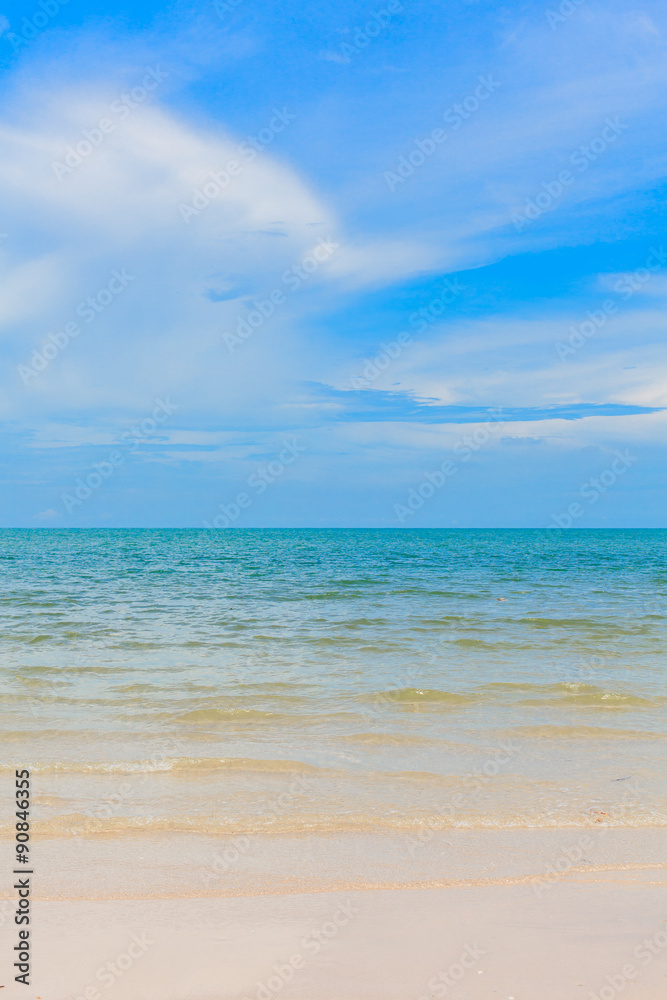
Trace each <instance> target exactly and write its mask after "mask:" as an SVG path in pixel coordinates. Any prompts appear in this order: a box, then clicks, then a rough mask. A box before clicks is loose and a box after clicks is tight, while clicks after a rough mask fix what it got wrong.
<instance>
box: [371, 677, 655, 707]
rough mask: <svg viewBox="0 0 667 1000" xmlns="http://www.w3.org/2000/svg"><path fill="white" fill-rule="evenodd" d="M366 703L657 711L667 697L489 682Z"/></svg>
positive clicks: (397, 692)
mask: <svg viewBox="0 0 667 1000" xmlns="http://www.w3.org/2000/svg"><path fill="white" fill-rule="evenodd" d="M528 695H534V696H535V697H526V696H528ZM361 697H362V698H363V699H364V700H366V701H376V702H378V701H384V702H390V703H392V702H393V703H396V704H417V703H420V704H421V703H432V704H443V705H452V706H457V705H461V706H463V705H474V704H478V703H480V702H484V703H486V704H491V703H493V702H497V703H499V704H500V703H502V702H503V701H504V702H506V703H507V702H509V701H513V702H514V703H515V704H519V705H559V704H566V705H583V706H586V707H588V706H590V707H596V706H597V707H600V708H624V707H628V708H657V707H661V706H663V705H665V704H667V698H665V697H662V696H659V695H653V696H643V695H638V694H631V693H629V692H627V691H610V690H607V689H606V688H602V687H598V686H596V685H595V684H586V683H584V682H581V681H572V682H569V681H563V682H560V683H556V684H535V683H512V682H507V683H492V684H484V685H481V686H480V687H478V688H476V689H474V690H472V691H465V692H456V691H443V690H439V689H433V688H413V687H410V688H390V689H388V690H385V691H377V692H375V693H373V694H369V695H363V696H361Z"/></svg>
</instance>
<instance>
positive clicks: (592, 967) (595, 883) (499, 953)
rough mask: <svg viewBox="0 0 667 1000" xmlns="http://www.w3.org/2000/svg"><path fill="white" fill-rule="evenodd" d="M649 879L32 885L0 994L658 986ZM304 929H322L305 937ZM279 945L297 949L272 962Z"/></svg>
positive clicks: (389, 995)
mask: <svg viewBox="0 0 667 1000" xmlns="http://www.w3.org/2000/svg"><path fill="white" fill-rule="evenodd" d="M665 885H666V882H665V871H664V870H662V871H660V870H651V871H646V870H645V871H625V872H606V873H603V872H598V873H595V874H591V873H589V874H585V873H576V874H574V873H570V874H569V875H566V876H565V877H563V878H562V879H560V880H559V881H557V882H555V883H554V884H553V885H552V886H551V887H550V888H549V889H548V890H546V891H544V892H543V893H542V894H541V895H540V896H538V895H537V894H536V892H535V889H534V886H533V885H531V884H527V883H525V882H520V883H514V884H506V885H483V886H477V887H467V888H462V887H450V888H442V889H403V890H381V889H376V890H364V891H343V892H335V893H332V892H327V893H310V894H285V895H279V896H275V895H274V896H271V895H264V896H246V897H228V898H224V899H214V898H205V899H198V898H180V899H170V900H161V899H153V900H133V899H124V900H122V899H116V900H112V899H108V900H99V901H95V902H90V901H88V902H86V901H78V902H77V901H74V900H61V901H51V902H46V901H41V902H36V903H35V905H34V923H33V927H34V952H35V961H34V977H33V985H31V986H30V987H29V988H26V987H24V986H20V985H16V984H13V983H11V981H10V978H9V976H8V975H7V973H8V971H9V969H8V966H9V963H8V962H7V955H8V954H9V952H10V949H11V945H12V944H13V943H14V936H15V928H14V926H13V924H11V923H10V922H9V921H8V920H5V922H4V923H3V926H2V927H1V928H0V949H1V954H2V956H3V973H2V974H3V976H4V977H5V978H4V979H3V980H2V981H3V982H4V983H5V984H6V988H5V990H4V991H3V993H2V996H3V1000H14V998H19V997H20V998H22V1000H33V998H35V997H36V996H39V997H40V998H41V1000H67V998H69V997H73V998H76V997H86V996H87V1000H92V998H93V997H94V998H96V1000H97V998H102V1000H223V998H225V1000H226V998H229V1000H233V998H239V1000H241V998H243V997H247V998H249V1000H255V998H257V997H258V992H259V1000H273V998H274V997H275V998H280V1000H282V998H285V1000H288V998H289V1000H418V998H421V997H427V998H428V1000H431V998H436V997H439V996H440V997H442V996H444V997H446V998H447V1000H449V998H451V997H454V998H456V1000H493V998H510V997H513V998H514V1000H578V998H587V1000H590V997H591V991H593V993H594V995H595V996H599V995H600V990H601V989H603V988H604V987H605V986H607V987H608V989H609V990H612V992H611V993H609V992H607V993H604V992H603V994H602V998H603V1000H611V998H612V997H615V996H617V995H620V996H623V997H628V998H633V1000H665V997H667V947H662V945H661V942H663V941H664V942H665V943H666V944H667V935H665V936H664V937H663V936H662V935H663V934H664V932H665V928H666V925H665V916H666V906H665V902H666V893H665ZM336 920H337V921H338V926H337V925H336V923H335V921H336ZM313 931H315V932H317V933H320V934H322V935H324V936H323V937H322V940H323V941H324V944H323V946H322V947H321V948H320V949H319V951H318V952H317V953H315V947H314V944H312V943H311V942H313V938H312V937H311V936H310V935H311V934H312V932H313ZM326 935H329V937H327V936H326ZM133 936H136V938H138V939H139V941H142V940H143V945H141V946H139V945H137V944H136V943H135V944H134V945H133V948H132V950H134V951H135V952H136V953H137V954H138V957H136V958H135V959H129V958H124V957H122V956H125V955H127V954H128V949H129V947H130V945H131V944H132V942H133ZM656 936H657V938H656ZM644 940H649V941H651V942H653V947H654V948H656V949H657V950H658V951H659V954H658V955H656V956H654V957H652V958H650V960H647V959H646V957H644V958H643V959H642V958H641V955H644V956H646V955H650V952H648V951H647V950H644V947H643V945H642V942H643V941H644ZM306 941H307V942H309V943H308V944H307V943H306ZM637 948H639V949H640V952H639V953H637V952H636V949H637ZM143 949H145V950H143ZM482 952H483V954H481V953H482ZM464 955H465V956H467V957H466V958H465V962H467V963H468V964H469V966H470V967H469V968H468V969H466V970H465V972H464V975H463V978H461V979H460V981H459V982H458V985H456V986H454V985H452V986H451V988H449V987H446V983H443V984H442V986H441V987H440V989H439V990H435V989H434V988H433V986H434V984H433V983H432V984H431V987H432V988H430V989H429V985H428V984H429V980H431V979H432V978H433V977H437V976H438V974H439V973H444V974H445V975H446V976H450V979H449V981H450V983H454V982H455V979H456V977H457V976H458V975H459V972H460V971H462V970H463V969H464V966H463V965H461V964H459V963H460V961H461V959H462V958H463V956H464ZM119 956H121V957H120V958H119ZM293 956H299V959H300V960H299V959H297V961H295V962H294V965H296V966H298V968H297V969H296V971H293V972H292V973H291V975H289V976H288V973H289V967H287V969H286V965H287V963H289V962H290V959H292V958H293ZM117 961H118V962H119V966H127V965H128V963H130V964H129V967H127V968H126V971H125V972H124V973H123V974H122V977H121V978H117V979H116V980H115V982H112V983H110V984H108V985H105V984H104V983H103V982H101V981H100V980H99V979H96V971H97V970H98V969H100V968H101V967H103V966H105V965H106V964H107V963H109V962H111V963H115V962H117ZM628 964H632V965H634V967H635V968H636V970H637V975H636V977H635V981H634V982H631V983H627V982H626V981H625V979H624V978H623V972H622V970H623V968H624V966H625V967H627V966H628ZM119 966H117V968H118V967H119ZM276 966H277V967H278V969H280V968H282V969H283V973H284V976H285V978H289V981H288V982H287V983H283V981H282V979H280V978H274V979H273V981H272V982H271V984H270V986H269V987H267V985H266V984H267V982H268V981H269V980H271V979H272V977H275V976H276V970H275V967H276ZM448 970H451V973H448ZM626 971H627V969H626ZM451 977H453V978H451ZM607 977H611V980H612V982H616V984H617V987H618V989H615V988H614V987H612V986H610V985H609V980H608V978H607ZM262 987H263V988H262ZM86 988H88V994H87V995H86V992H85V991H86Z"/></svg>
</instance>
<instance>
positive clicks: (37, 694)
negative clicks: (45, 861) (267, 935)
mask: <svg viewBox="0 0 667 1000" xmlns="http://www.w3.org/2000/svg"><path fill="white" fill-rule="evenodd" d="M666 557H667V531H662V530H628V531H624V530H613V531H612V530H588V531H586V530H568V531H565V530H525V531H524V530H430V529H429V530H361V529H359V530H357V529H354V530H347V529H340V530H325V529H322V530H311V529H308V530H300V529H275V530H274V529H266V530H264V529H227V530H206V529H203V530H202V529H191V530H190V529H183V530H180V529H174V530H157V529H156V530H148V529H146V530H144V529H113V530H106V529H99V530H97V529H95V530H57V529H53V530H51V529H35V530H4V531H2V532H0V573H1V579H0V605H1V608H2V636H1V639H0V641H1V645H2V657H1V662H2V669H1V674H0V684H1V687H0V712H1V715H2V719H1V721H2V726H1V733H2V735H1V741H2V754H1V757H2V761H1V766H2V772H1V773H0V781H1V783H2V786H3V787H2V788H1V789H0V799H1V801H2V803H3V808H2V816H1V817H0V818H1V820H2V822H1V823H0V834H2V835H3V836H5V837H9V836H10V835H11V834H12V831H13V819H12V813H11V811H10V805H9V803H10V801H11V797H12V795H13V771H14V769H15V768H17V767H20V768H28V769H30V771H31V774H32V782H33V790H34V803H33V817H32V822H33V831H34V836H35V838H37V840H38V842H39V841H40V839H41V841H43V842H44V843H47V842H50V843H53V842H57V841H59V840H61V841H68V843H71V842H72V840H73V839H74V840H78V841H79V842H80V841H81V840H82V839H85V840H86V841H87V842H89V843H93V842H94V843H97V844H98V845H99V844H104V843H108V842H109V841H110V839H112V840H113V842H114V848H113V849H114V850H115V851H116V852H118V851H119V850H120V851H121V852H122V843H123V838H132V839H133V840H132V842H133V843H135V842H136V841H137V838H139V841H140V842H142V838H144V839H143V842H146V843H147V842H148V841H151V843H154V844H155V843H157V841H158V840H160V838H162V840H164V838H165V837H169V836H171V835H181V836H182V835H186V836H187V838H189V840H188V842H189V843H192V838H193V837H194V838H196V837H204V838H208V842H210V843H212V844H215V843H219V844H227V845H230V844H231V845H234V844H235V845H236V847H232V848H231V851H232V854H233V853H234V851H236V853H237V854H239V855H244V845H246V843H250V839H249V838H252V837H253V836H255V837H258V836H259V837H261V838H264V840H263V841H262V842H263V843H274V845H275V851H276V852H277V853H276V856H277V854H278V853H280V850H281V847H280V843H281V838H283V841H284V842H286V840H285V838H287V840H289V841H290V843H302V844H303V843H305V842H306V841H308V842H309V843H310V842H312V839H313V838H320V839H319V841H318V843H319V844H320V845H325V846H326V845H327V844H332V843H333V842H334V840H335V842H336V843H337V844H339V845H340V843H342V842H344V841H345V837H347V836H349V837H352V836H353V835H354V836H355V837H356V838H357V839H356V841H355V843H357V844H359V843H362V842H363V844H364V845H365V846H364V847H363V850H362V849H361V848H359V849H358V850H357V849H356V848H355V850H356V851H357V853H356V855H355V857H356V859H357V862H358V863H357V871H356V877H357V878H359V877H360V871H361V868H362V867H363V866H362V865H361V862H360V861H359V859H360V857H361V856H362V855H363V857H364V858H365V859H366V862H368V863H370V862H369V858H370V859H371V861H372V858H373V848H372V846H369V845H372V843H377V844H379V843H380V840H378V839H377V838H380V839H381V838H382V837H383V836H386V837H388V838H390V839H391V842H392V843H401V844H408V845H409V844H412V845H413V849H412V854H411V853H410V849H409V847H408V849H407V850H406V851H405V852H403V851H402V849H401V850H399V851H398V853H396V851H394V853H393V854H391V857H389V856H387V858H386V859H385V860H384V861H383V862H382V864H380V863H379V862H378V864H379V866H380V867H381V868H382V871H383V873H384V874H383V877H385V878H387V879H389V880H390V881H391V879H392V878H395V877H396V873H397V865H398V867H400V864H399V862H398V861H397V860H396V859H397V858H399V859H400V858H402V857H405V860H406V863H407V862H409V861H410V859H411V858H414V856H415V854H416V853H418V852H416V851H415V845H417V844H421V845H425V848H428V850H426V849H425V851H424V852H422V854H421V855H420V857H422V858H425V857H426V854H428V853H429V851H430V853H431V854H432V853H433V850H432V849H433V846H434V844H435V843H436V842H437V843H438V844H441V843H449V844H450V845H451V844H453V843H454V841H453V840H452V837H455V838H458V840H456V843H457V844H458V843H460V842H461V838H465V837H466V836H468V835H469V836H470V837H472V838H475V837H476V838H477V839H476V840H475V841H474V842H475V843H476V844H477V845H478V847H477V849H478V851H479V850H481V851H482V853H483V852H484V848H483V838H484V836H485V835H486V834H487V833H489V831H492V832H495V833H496V834H498V835H499V836H508V835H509V832H510V831H513V830H515V831H531V830H532V831H536V830H544V831H552V832H553V831H558V834H557V836H558V837H559V838H560V839H559V840H558V841H554V842H553V843H554V844H556V846H558V844H561V843H565V842H568V843H569V841H568V840H567V838H568V837H569V838H570V840H572V838H574V839H575V840H576V837H575V833H574V831H579V832H581V831H582V830H583V831H585V830H598V831H599V830H600V829H601V828H604V829H605V830H617V831H620V832H621V833H622V834H623V836H626V837H627V834H628V832H629V831H642V830H643V831H646V832H647V833H650V832H651V831H652V832H655V831H656V830H658V829H660V828H664V827H665V826H667V779H666V775H667V768H665V760H666V749H667V737H666V734H665V706H666V705H667V690H666V687H665V666H666V660H665V646H666V640H667V559H666ZM3 775H4V777H3ZM567 831H570V832H569V833H567ZM480 837H481V838H482V839H481V840H480ZM564 837H565V841H564V840H563V838H564ZM146 838H148V840H147V839H146ZM151 838H152V839H151ZM267 838H268V839H267ZM272 838H273V839H272ZM332 838H333V839H332ZM341 838H342V840H341ZM369 838H370V839H369ZM392 838H393V839H392ZM397 838H398V840H397ZM438 838H439V839H438ZM443 838H444V840H443ZM447 838H449V839H447ZM350 842H351V841H350ZM388 842H389V841H387V843H388ZM469 842H470V843H472V842H473V841H472V840H469ZM128 843H129V841H128ZM119 844H120V845H121V846H120V847H119ZM480 844H481V845H482V846H481V847H480V846H479V845H480ZM378 850H379V848H378ZM553 850H556V847H554V848H553ZM380 853H381V852H380ZM390 853H391V852H390ZM519 853H520V852H519ZM552 853H553V852H552ZM640 853H641V852H640ZM649 853H650V852H649ZM250 854H251V852H249V851H247V850H246V851H245V855H247V857H246V856H244V858H243V863H244V864H245V863H246V862H248V863H249V861H248V858H249V857H250ZM325 854H326V850H325V849H324V847H323V848H322V855H323V856H324V855H325ZM632 854H633V850H631V849H630V848H627V847H626V849H625V854H624V856H623V863H625V864H630V863H631V862H632ZM378 857H379V855H378ZM438 857H439V860H438V866H439V867H438V872H437V874H438V876H439V877H445V876H446V874H447V872H448V867H447V866H448V861H447V857H446V850H445V848H442V850H440V851H439V855H438ZM649 860H650V858H649ZM424 863H425V862H424ZM219 867H221V868H222V869H223V870H224V867H225V864H224V863H222V864H221V866H219ZM311 867H312V866H311ZM315 867H317V866H315ZM427 867H428V866H427ZM431 867H432V866H431ZM429 872H430V876H433V875H434V872H433V870H430V869H429ZM422 875H423V873H422ZM276 877H277V876H276ZM313 877H315V876H314V875H313ZM378 877H379V876H378ZM424 877H425V876H424Z"/></svg>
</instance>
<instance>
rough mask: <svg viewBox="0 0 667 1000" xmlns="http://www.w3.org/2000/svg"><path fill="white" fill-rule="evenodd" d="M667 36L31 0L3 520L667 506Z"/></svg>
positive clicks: (7, 10)
mask: <svg viewBox="0 0 667 1000" xmlns="http://www.w3.org/2000/svg"><path fill="white" fill-rule="evenodd" d="M666 41H667V10H665V7H664V5H663V4H660V3H658V2H657V0H656V2H651V0H648V2H645V0H640V3H639V5H637V3H636V0H633V2H632V3H630V2H618V0H605V2H604V3H603V2H594V0H578V2H576V0H561V2H560V3H557V2H553V3H549V2H546V3H540V2H529V3H510V4H502V3H496V2H484V0H480V2H475V0H471V2H460V0H448V2H447V3H446V4H445V3H443V4H437V3H433V2H422V0H413V2H411V3H407V2H405V0H389V2H388V3H385V4H382V3H381V2H379V0H371V2H368V3H366V2H355V3H351V2H349V0H338V2H336V3H335V4H334V3H330V2H329V0H321V2H318V3H317V4H314V3H308V4H306V3H301V4H298V3H293V2H291V0H283V2H281V3H278V2H267V0H255V2H251V0H216V2H215V3H210V2H201V3H198V4H190V3H175V4H167V5H165V4H163V3H158V2H144V3H142V2H136V0H133V2H132V3H130V2H129V0H128V2H126V3H124V2H118V0H115V2H114V0H111V2H107V3H105V4H104V5H102V4H100V3H97V2H92V3H85V4H84V3H82V2H81V0H67V2H66V3H61V2H60V0H35V2H33V0H27V2H24V3H21V4H19V3H9V4H5V6H4V7H1V8H0V66H1V72H2V75H3V81H2V83H3V86H2V88H1V92H0V93H1V96H0V146H1V148H0V332H1V338H2V339H1V348H0V359H1V366H0V370H1V375H0V380H1V383H0V420H1V421H2V431H3V433H2V440H1V444H0V463H1V465H2V481H3V488H2V495H1V497H0V525H1V526H4V527H32V528H45V527H46V528H77V527H126V526H136V527H200V528H207V529H211V530H214V529H219V530H223V529H230V528H245V527H299V526H305V527H379V528H406V527H407V528H428V527H440V528H468V527H482V528H494V527H498V528H513V527H514V528H516V527H519V528H521V527H525V528H552V529H553V530H554V531H560V532H566V531H568V530H577V529H588V528H618V527H620V528H645V527H666V526H667V503H665V500H666V499H667V497H666V491H667V463H666V462H665V451H666V445H665V439H666V433H665V432H666V430H667V356H666V352H665V347H664V342H665V331H666V327H667V322H666V312H665V307H666V306H667V233H666V232H665V210H664V208H663V204H664V195H665V190H666V188H667V152H666V148H665V143H664V136H665V134H666V131H667V129H666V127H665V126H666V125H667V115H666V111H667V86H665V84H666V83H667V59H666V58H665V56H666V48H667V46H666Z"/></svg>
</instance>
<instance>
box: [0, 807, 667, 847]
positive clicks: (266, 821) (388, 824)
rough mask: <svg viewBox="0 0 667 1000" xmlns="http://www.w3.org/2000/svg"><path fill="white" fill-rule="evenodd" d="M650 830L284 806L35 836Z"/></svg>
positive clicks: (10, 832) (575, 820) (70, 827)
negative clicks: (291, 810) (301, 810)
mask: <svg viewBox="0 0 667 1000" xmlns="http://www.w3.org/2000/svg"><path fill="white" fill-rule="evenodd" d="M589 827H590V828H592V829H596V830H603V829H605V828H608V829H612V828H613V829H633V830H636V829H648V828H667V816H666V815H665V814H664V813H661V812H659V811H657V810H649V809H646V810H644V811H642V810H641V809H639V808H634V809H633V810H624V811H623V812H622V813H621V814H620V815H618V814H617V815H614V813H613V812H612V813H611V814H609V815H606V814H602V813H600V811H594V810H589V811H574V810H573V811H572V812H571V813H570V814H568V815H565V814H559V815H557V816H556V815H545V814H540V813H533V814H529V813H526V814H522V813H517V814H506V815H496V816H492V815H488V814H476V815H458V816H453V815H452V816H450V815H447V816H443V815H441V814H432V815H429V814H423V815H420V816H391V815H387V814H381V813H368V814H364V813H357V814H347V815H346V814H342V815H335V816H332V815H326V814H315V813H312V814H298V815H296V814H290V815H281V814H280V807H279V806H278V805H276V808H275V811H274V812H270V813H268V814H264V815H261V816H260V815H254V816H237V817H233V816H201V815H187V814H183V815H174V816H155V815H149V816H110V817H108V818H107V817H103V818H100V817H98V816H95V815H90V814H86V813H68V814H64V815H59V816H54V817H51V818H48V819H42V820H34V821H33V824H32V832H33V836H34V838H35V840H42V839H46V838H60V837H72V836H115V837H118V836H136V835H138V834H151V835H155V834H158V833H165V834H171V833H189V834H200V835H207V836H238V835H248V836H250V835H253V834H258V835H261V834H264V835H269V836H270V835H280V836H292V835H300V834H321V835H327V834H336V833H339V834H345V833H375V834H392V833H398V834H406V835H411V834H412V835H417V836H419V835H420V834H422V835H423V833H424V832H428V831H430V832H431V833H435V832H438V831H444V830H518V829H522V830H549V829H550V830H557V829H571V828H589ZM14 834H15V830H14V827H13V826H12V825H11V824H10V823H4V824H2V825H0V838H2V839H3V840H5V839H8V838H11V837H13V836H14Z"/></svg>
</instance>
